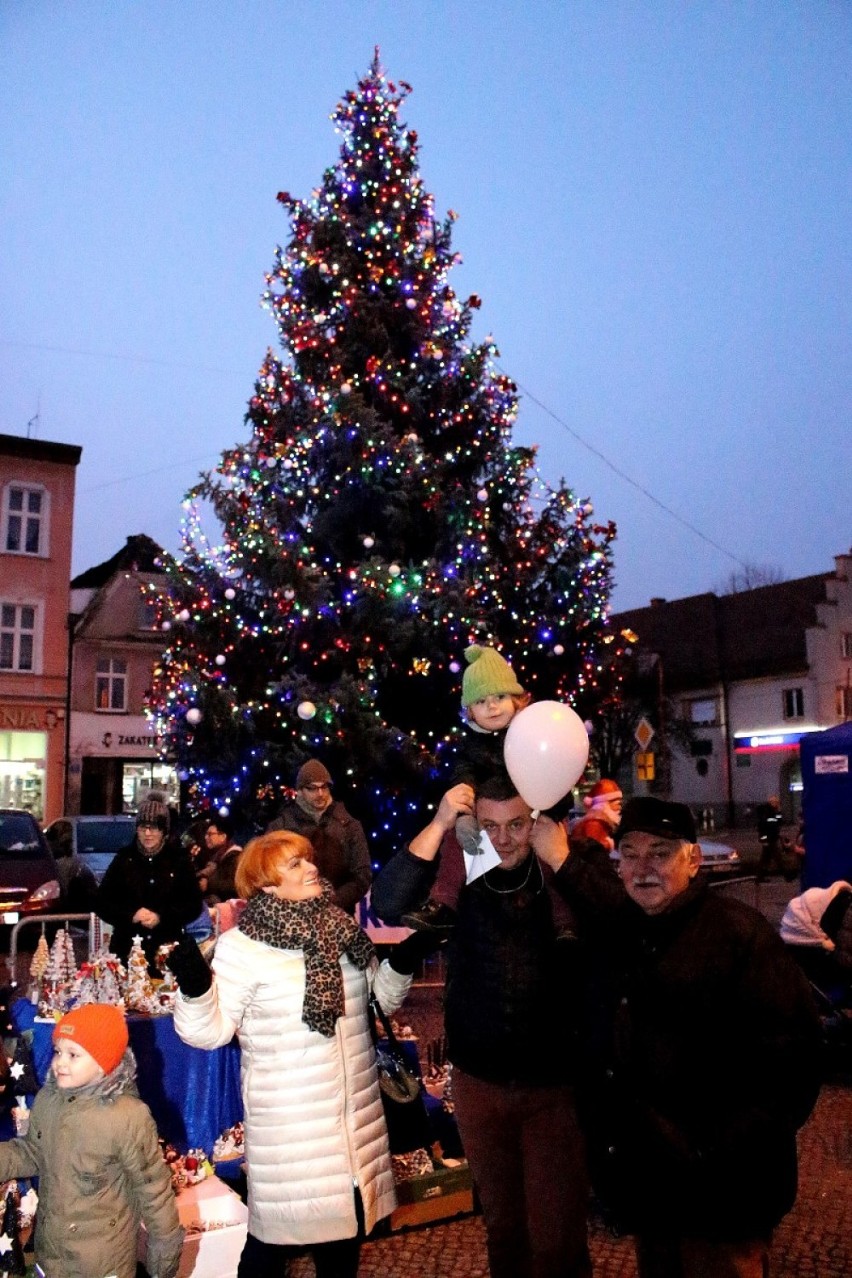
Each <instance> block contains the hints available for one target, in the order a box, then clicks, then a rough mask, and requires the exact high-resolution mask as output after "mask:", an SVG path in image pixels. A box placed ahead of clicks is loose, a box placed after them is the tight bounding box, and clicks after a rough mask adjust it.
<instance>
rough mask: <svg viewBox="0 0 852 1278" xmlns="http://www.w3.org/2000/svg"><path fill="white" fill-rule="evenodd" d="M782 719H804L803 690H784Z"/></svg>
mask: <svg viewBox="0 0 852 1278" xmlns="http://www.w3.org/2000/svg"><path fill="white" fill-rule="evenodd" d="M783 696H784V718H785V719H804V717H805V693H804V689H803V688H785V689H784V693H783Z"/></svg>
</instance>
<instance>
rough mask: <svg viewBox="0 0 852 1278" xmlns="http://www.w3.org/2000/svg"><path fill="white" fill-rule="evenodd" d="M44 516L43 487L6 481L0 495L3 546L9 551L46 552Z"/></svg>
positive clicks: (45, 514)
mask: <svg viewBox="0 0 852 1278" xmlns="http://www.w3.org/2000/svg"><path fill="white" fill-rule="evenodd" d="M47 516H48V495H47V490H46V489H45V488H42V487H39V486H36V485H32V484H7V486H6V490H5V493H4V495H3V550H5V551H6V552H7V553H8V554H13V555H46V554H47V540H48V538H47Z"/></svg>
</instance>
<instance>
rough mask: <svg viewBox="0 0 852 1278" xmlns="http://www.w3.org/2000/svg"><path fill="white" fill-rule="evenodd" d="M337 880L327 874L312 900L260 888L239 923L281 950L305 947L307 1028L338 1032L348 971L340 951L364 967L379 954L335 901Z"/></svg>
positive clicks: (330, 1033)
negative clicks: (329, 879)
mask: <svg viewBox="0 0 852 1278" xmlns="http://www.w3.org/2000/svg"><path fill="white" fill-rule="evenodd" d="M331 898H332V886H331V884H330V883H328V882H327V881H326V880H323V884H322V895H321V896H315V897H311V898H310V899H309V900H307V901H279V900H278V898H277V897H275V896H270V895H269V893H268V892H262V891H261V892H256V893H255V895H254V896H252V897H250V898H249V902H248V905H247V906H246V908H245V910H244V911H243V914H242V917H241V918H240V923H239V928H240V931H241V932H242V933H244V935H245V936H250V937H251V938H252V940H254V941H263V942H264V943H265V944H266V945H274V946H275V947H276V949H279V950H301V951H302V953H303V954H304V956H305V999H304V1002H303V1004H302V1020H303V1021H304V1023H305V1024H306V1025H307V1027H308V1029H312V1030H316V1031H317V1032H318V1033H320V1034H324V1035H325V1037H326V1038H332V1037H333V1035H334V1026H335V1022H336V1021H337V1018H338V1017H339V1016H342V1015H343V1007H344V994H343V972H342V971H341V969H340V961H339V960H340V955H341V954H343V953H346V954H348V955H349V958H350V959H351V960H352V962H353V963H354V964H355V966H356V967H357V968H360V969H361V971H364V969H365V968H367V967H369V965H370V963H371V962H372V960H373V959H374V958H375V957H376V951H375V950H374V948H373V942H372V941H371V940H370V938H369V937H368V936H367V934H366V933H365V932H362V931H361V929H360V927H359V926H358V924H357V923H356V922H355V920H354V919H353V918H352V916H351V915H350V914H347V913H346V912H345V910H341V909H340V908H339V907H338V906H336V905H333V904H332V901H331Z"/></svg>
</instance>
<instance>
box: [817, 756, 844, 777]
mask: <svg viewBox="0 0 852 1278" xmlns="http://www.w3.org/2000/svg"><path fill="white" fill-rule="evenodd" d="M848 771H849V755H848V754H818V755H817V756H816V758H815V759H814V772H815V773H816V775H817V776H818V777H819V776H828V775H830V774H832V773H838V772H848Z"/></svg>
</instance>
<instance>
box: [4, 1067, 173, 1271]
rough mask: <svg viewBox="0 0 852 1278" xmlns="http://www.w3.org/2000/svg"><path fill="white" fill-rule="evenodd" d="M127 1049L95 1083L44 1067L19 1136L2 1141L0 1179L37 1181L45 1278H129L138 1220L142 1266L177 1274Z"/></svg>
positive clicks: (157, 1161) (153, 1145) (164, 1177)
mask: <svg viewBox="0 0 852 1278" xmlns="http://www.w3.org/2000/svg"><path fill="white" fill-rule="evenodd" d="M134 1075H135V1062H134V1060H133V1055H132V1053H131V1052H127V1053H126V1054H125V1057H124V1060H123V1061H122V1062H121V1064H120V1065H118V1066H117V1067H116V1069H114V1070H113V1071H112V1073H111V1074H108V1075H107V1076H106V1078H103V1079H101V1080H100V1082H97V1083H93V1084H91V1085H90V1086H88V1087H77V1088H69V1089H64V1088H59V1087H57V1086H56V1082H55V1080H54V1077H53V1074H52V1073H50V1074H49V1075H48V1077H47V1080H46V1082H45V1084H44V1087H42V1089H41V1091H40V1092H39V1093H38V1094H37V1096H36V1098H35V1101H34V1102H33V1108H32V1113H31V1115H30V1126H29V1131H28V1133H27V1135H26V1136H23V1137H18V1138H17V1139H15V1140H11V1141H7V1142H5V1143H3V1144H0V1181H6V1180H11V1179H12V1178H13V1177H25V1176H26V1177H29V1176H38V1177H39V1189H38V1193H39V1206H38V1213H37V1216H36V1234H35V1255H36V1260H37V1261H38V1262H39V1264H40V1265H41V1266H42V1268H43V1269H44V1271H45V1273H46V1274H47V1275H48V1276H49V1278H105V1275H107V1274H109V1275H113V1274H114V1275H115V1276H116V1278H135V1275H136V1240H137V1234H138V1232H139V1222H140V1220H143V1221H144V1222H145V1226H146V1229H147V1231H148V1269H149V1272H150V1273H151V1274H156V1275H157V1278H174V1275H175V1274H176V1273H177V1271H178V1266H179V1264H180V1254H181V1247H182V1245H183V1230H182V1228H181V1226H180V1222H179V1220H178V1214H177V1207H176V1206H175V1196H174V1193H173V1191H172V1187H171V1177H170V1175H169V1172H168V1169H167V1167H166V1164H165V1162H164V1161H163V1158H162V1155H161V1153H160V1149H159V1145H158V1143H157V1129H156V1127H155V1126H154V1120H153V1118H152V1117H151V1111H150V1110H149V1109H148V1106H147V1105H146V1104H145V1103H144V1102H143V1101H141V1100H140V1099H139V1096H138V1094H137V1092H136V1083H135V1081H134Z"/></svg>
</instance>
